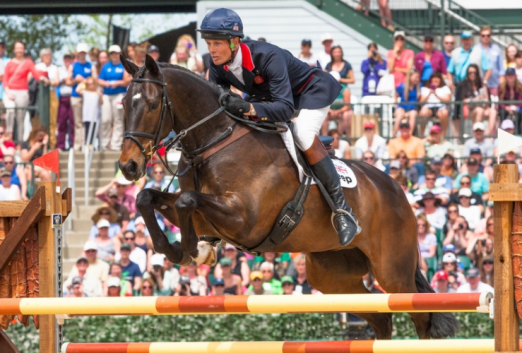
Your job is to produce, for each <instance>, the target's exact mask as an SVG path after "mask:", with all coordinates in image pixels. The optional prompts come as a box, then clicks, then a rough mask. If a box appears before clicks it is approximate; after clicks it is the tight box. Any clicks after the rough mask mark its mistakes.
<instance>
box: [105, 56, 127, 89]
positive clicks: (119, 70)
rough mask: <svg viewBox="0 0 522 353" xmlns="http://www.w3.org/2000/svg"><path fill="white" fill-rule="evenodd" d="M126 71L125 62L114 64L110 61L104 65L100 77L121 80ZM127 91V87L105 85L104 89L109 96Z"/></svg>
mask: <svg viewBox="0 0 522 353" xmlns="http://www.w3.org/2000/svg"><path fill="white" fill-rule="evenodd" d="M124 72H125V69H124V68H123V64H122V63H121V62H120V63H119V64H118V65H114V64H113V63H112V61H109V62H108V63H107V64H105V65H103V67H102V69H101V72H100V76H98V78H101V79H102V80H105V81H109V82H111V81H120V80H123V73H124ZM125 92H127V88H126V87H121V86H118V87H114V88H113V87H105V88H104V89H103V94H106V95H108V96H114V95H116V94H120V93H125Z"/></svg>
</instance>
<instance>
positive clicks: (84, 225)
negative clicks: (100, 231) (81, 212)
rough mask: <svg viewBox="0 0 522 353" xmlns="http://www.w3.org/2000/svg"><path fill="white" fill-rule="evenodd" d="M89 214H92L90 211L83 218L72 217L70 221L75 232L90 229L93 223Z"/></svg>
mask: <svg viewBox="0 0 522 353" xmlns="http://www.w3.org/2000/svg"><path fill="white" fill-rule="evenodd" d="M91 216H92V213H91V214H89V215H85V218H83V219H73V221H72V224H73V229H74V230H75V231H76V232H87V231H90V230H91V228H92V226H93V224H94V223H93V222H92V220H91Z"/></svg>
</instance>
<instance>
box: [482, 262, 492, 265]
mask: <svg viewBox="0 0 522 353" xmlns="http://www.w3.org/2000/svg"><path fill="white" fill-rule="evenodd" d="M482 264H483V265H493V261H484V262H483V263H482Z"/></svg>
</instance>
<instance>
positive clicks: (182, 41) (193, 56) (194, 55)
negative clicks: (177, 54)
mask: <svg viewBox="0 0 522 353" xmlns="http://www.w3.org/2000/svg"><path fill="white" fill-rule="evenodd" d="M180 47H182V48H187V49H188V50H189V56H190V60H191V61H194V62H195V65H194V68H193V69H192V71H194V72H197V73H199V74H201V73H202V72H203V70H204V64H203V58H202V57H201V55H200V54H199V53H198V50H197V48H196V42H195V41H194V38H192V36H191V35H190V34H182V35H181V36H180V37H179V39H178V43H177V44H176V48H180Z"/></svg>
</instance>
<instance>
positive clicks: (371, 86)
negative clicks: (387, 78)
mask: <svg viewBox="0 0 522 353" xmlns="http://www.w3.org/2000/svg"><path fill="white" fill-rule="evenodd" d="M378 50H379V49H378V47H377V44H376V43H373V42H372V43H370V44H368V59H365V60H364V61H363V62H362V63H361V72H362V74H363V75H364V78H363V87H362V96H363V97H365V96H375V95H377V86H378V85H379V81H380V79H381V77H382V76H384V75H386V70H387V64H386V60H383V59H382V57H381V54H379V51H378Z"/></svg>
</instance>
